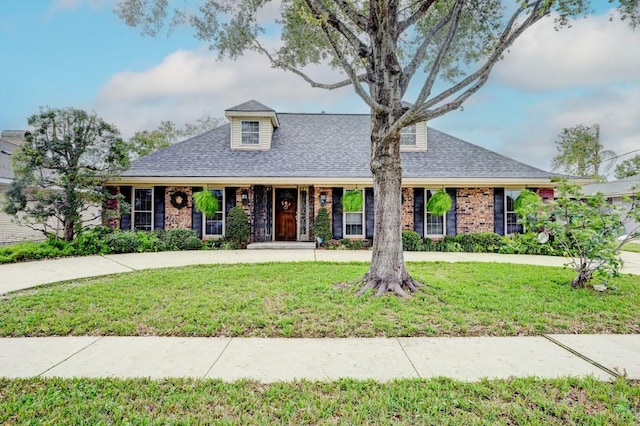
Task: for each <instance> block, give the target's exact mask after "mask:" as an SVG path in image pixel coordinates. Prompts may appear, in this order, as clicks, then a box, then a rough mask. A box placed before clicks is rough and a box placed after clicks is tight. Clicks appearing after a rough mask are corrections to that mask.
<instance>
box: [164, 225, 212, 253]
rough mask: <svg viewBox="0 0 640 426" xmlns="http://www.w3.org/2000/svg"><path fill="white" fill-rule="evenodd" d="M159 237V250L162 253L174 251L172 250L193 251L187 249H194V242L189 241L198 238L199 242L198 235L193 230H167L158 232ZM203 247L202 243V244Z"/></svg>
mask: <svg viewBox="0 0 640 426" xmlns="http://www.w3.org/2000/svg"><path fill="white" fill-rule="evenodd" d="M156 234H157V236H158V250H160V251H172V250H191V249H188V248H187V245H188V244H191V245H189V247H193V242H191V243H187V241H188V240H189V239H193V238H196V239H197V240H198V241H200V239H199V238H198V234H196V231H194V230H193V229H166V230H163V231H156ZM200 246H202V243H201V244H200Z"/></svg>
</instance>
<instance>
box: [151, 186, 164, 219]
mask: <svg viewBox="0 0 640 426" xmlns="http://www.w3.org/2000/svg"><path fill="white" fill-rule="evenodd" d="M164 193H165V187H164V186H155V187H154V188H153V204H154V206H153V229H164V197H165V194H164Z"/></svg>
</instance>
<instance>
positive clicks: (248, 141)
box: [242, 121, 260, 145]
mask: <svg viewBox="0 0 640 426" xmlns="http://www.w3.org/2000/svg"><path fill="white" fill-rule="evenodd" d="M259 144H260V122H259V121H243V122H242V145H259Z"/></svg>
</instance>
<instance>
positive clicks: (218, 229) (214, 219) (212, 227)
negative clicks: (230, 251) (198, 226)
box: [203, 189, 224, 237]
mask: <svg viewBox="0 0 640 426" xmlns="http://www.w3.org/2000/svg"><path fill="white" fill-rule="evenodd" d="M211 192H212V193H213V195H215V196H216V198H217V199H218V209H219V210H218V211H217V212H216V214H214V215H213V216H204V218H203V219H204V235H205V236H207V237H222V236H223V235H224V191H223V190H222V189H212V190H211Z"/></svg>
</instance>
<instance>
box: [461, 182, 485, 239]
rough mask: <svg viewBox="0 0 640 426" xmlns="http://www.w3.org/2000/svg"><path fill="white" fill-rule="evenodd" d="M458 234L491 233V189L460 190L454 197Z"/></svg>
mask: <svg viewBox="0 0 640 426" xmlns="http://www.w3.org/2000/svg"><path fill="white" fill-rule="evenodd" d="M456 202H457V208H456V215H457V219H458V233H459V234H466V233H468V232H493V188H461V189H458V194H457V196H456Z"/></svg>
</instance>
